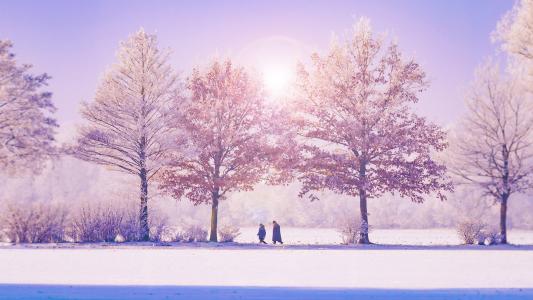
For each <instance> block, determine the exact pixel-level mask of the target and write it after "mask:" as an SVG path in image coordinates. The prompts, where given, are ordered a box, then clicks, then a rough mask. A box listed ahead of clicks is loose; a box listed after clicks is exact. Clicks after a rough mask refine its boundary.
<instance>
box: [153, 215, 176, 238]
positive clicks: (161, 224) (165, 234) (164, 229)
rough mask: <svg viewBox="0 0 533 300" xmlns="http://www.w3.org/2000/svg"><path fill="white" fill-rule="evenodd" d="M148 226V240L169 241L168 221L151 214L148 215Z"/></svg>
mask: <svg viewBox="0 0 533 300" xmlns="http://www.w3.org/2000/svg"><path fill="white" fill-rule="evenodd" d="M148 226H149V227H150V240H151V241H152V242H162V241H170V240H172V238H170V236H171V235H172V234H171V230H170V227H169V226H168V219H167V218H166V217H163V216H161V214H158V213H155V212H151V213H150V214H149V220H148Z"/></svg>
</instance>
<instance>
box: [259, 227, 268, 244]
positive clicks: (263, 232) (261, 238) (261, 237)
mask: <svg viewBox="0 0 533 300" xmlns="http://www.w3.org/2000/svg"><path fill="white" fill-rule="evenodd" d="M266 235H267V231H266V229H265V225H263V224H259V232H257V236H258V237H259V243H260V244H261V243H263V244H266V242H265V237H266Z"/></svg>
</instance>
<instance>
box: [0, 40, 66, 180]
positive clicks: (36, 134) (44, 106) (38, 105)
mask: <svg viewBox="0 0 533 300" xmlns="http://www.w3.org/2000/svg"><path fill="white" fill-rule="evenodd" d="M11 47H12V44H11V42H10V41H2V40H0V168H2V169H3V170H8V171H15V170H32V171H39V170H40V168H41V167H42V164H43V162H44V161H45V160H46V158H47V157H48V156H49V155H51V154H52V152H53V147H52V144H53V141H54V133H55V128H56V127H57V125H56V121H55V120H54V119H53V118H52V117H51V114H52V113H53V112H54V111H55V107H54V105H53V104H52V101H51V96H52V94H51V93H50V92H46V91H43V90H42V88H43V87H44V86H46V85H47V81H48V80H49V79H50V77H49V76H48V75H47V74H40V75H32V74H29V73H28V71H29V70H30V68H31V65H27V64H22V65H20V64H18V63H17V61H16V60H15V55H14V54H13V53H12V52H11ZM30 167H31V168H30Z"/></svg>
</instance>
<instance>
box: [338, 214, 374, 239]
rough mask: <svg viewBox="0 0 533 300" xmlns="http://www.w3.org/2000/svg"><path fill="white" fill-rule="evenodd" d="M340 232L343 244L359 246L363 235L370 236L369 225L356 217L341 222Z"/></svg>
mask: <svg viewBox="0 0 533 300" xmlns="http://www.w3.org/2000/svg"><path fill="white" fill-rule="evenodd" d="M338 231H339V233H340V234H341V238H342V244H344V245H349V244H358V243H359V241H360V239H361V235H363V234H365V233H366V234H368V232H369V227H368V223H366V222H365V221H362V220H361V219H360V218H359V217H356V218H350V219H345V220H343V221H340V223H339V228H338Z"/></svg>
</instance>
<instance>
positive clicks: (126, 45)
mask: <svg viewBox="0 0 533 300" xmlns="http://www.w3.org/2000/svg"><path fill="white" fill-rule="evenodd" d="M118 60H119V61H118V63H117V64H115V65H114V66H113V67H112V68H111V69H110V70H109V71H108V72H107V74H106V76H105V78H104V80H103V82H102V83H101V84H100V87H99V88H98V90H97V92H96V96H95V99H94V101H93V102H91V103H85V104H84V105H83V108H82V115H83V117H84V118H85V119H86V120H87V122H88V125H87V126H85V127H83V128H82V129H81V130H80V137H79V139H78V144H77V147H76V151H75V154H76V156H77V157H79V158H81V159H83V160H86V161H90V162H94V163H97V164H100V165H105V166H109V167H111V168H113V169H116V170H119V171H122V172H126V173H129V174H133V175H136V176H138V177H139V179H140V200H141V201H140V216H139V218H140V236H141V239H143V240H148V239H149V228H148V183H149V181H150V180H151V178H152V177H153V176H154V175H155V174H156V173H157V172H158V170H159V169H160V168H161V167H162V166H163V165H164V160H165V153H166V151H167V150H169V149H170V148H171V147H172V144H173V142H174V141H175V139H174V138H173V134H174V133H175V132H176V131H175V129H174V128H173V127H172V125H173V122H172V121H171V120H172V119H173V118H174V117H175V115H176V114H175V113H174V112H175V111H177V108H176V107H175V106H176V104H177V103H178V101H179V100H180V99H181V97H180V96H179V95H180V94H179V88H180V85H179V81H178V77H177V76H176V75H175V73H174V72H173V70H172V68H171V67H170V65H169V63H168V52H161V51H159V50H158V47H157V38H156V36H155V35H151V34H147V33H145V32H144V30H142V29H141V30H139V31H138V32H137V33H135V34H133V35H132V36H130V37H129V39H128V40H127V41H125V42H123V43H122V45H121V48H120V50H119V52H118ZM173 106H174V107H173Z"/></svg>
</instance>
